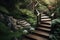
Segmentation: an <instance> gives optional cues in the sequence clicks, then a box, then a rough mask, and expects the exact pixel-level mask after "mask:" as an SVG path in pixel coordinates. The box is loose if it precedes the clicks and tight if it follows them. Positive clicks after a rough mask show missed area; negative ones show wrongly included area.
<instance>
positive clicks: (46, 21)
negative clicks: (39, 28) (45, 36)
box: [41, 21, 51, 25]
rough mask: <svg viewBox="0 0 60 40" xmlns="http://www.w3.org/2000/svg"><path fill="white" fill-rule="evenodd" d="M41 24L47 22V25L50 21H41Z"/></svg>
mask: <svg viewBox="0 0 60 40" xmlns="http://www.w3.org/2000/svg"><path fill="white" fill-rule="evenodd" d="M41 24H48V25H50V24H51V21H41Z"/></svg>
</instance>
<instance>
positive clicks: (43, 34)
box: [24, 14, 51, 40]
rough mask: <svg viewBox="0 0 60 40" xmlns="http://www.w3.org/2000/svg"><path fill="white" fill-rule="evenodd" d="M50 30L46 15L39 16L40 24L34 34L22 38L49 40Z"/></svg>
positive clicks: (49, 22)
mask: <svg viewBox="0 0 60 40" xmlns="http://www.w3.org/2000/svg"><path fill="white" fill-rule="evenodd" d="M50 30H51V19H50V18H49V16H47V15H46V14H41V24H39V26H38V27H36V30H35V32H32V33H30V34H28V35H26V36H24V40H49V33H50Z"/></svg>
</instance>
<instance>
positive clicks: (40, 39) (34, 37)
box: [27, 34, 47, 40]
mask: <svg viewBox="0 0 60 40" xmlns="http://www.w3.org/2000/svg"><path fill="white" fill-rule="evenodd" d="M27 37H29V38H31V40H32V39H35V40H47V39H46V38H43V37H40V36H37V35H33V34H29V35H27Z"/></svg>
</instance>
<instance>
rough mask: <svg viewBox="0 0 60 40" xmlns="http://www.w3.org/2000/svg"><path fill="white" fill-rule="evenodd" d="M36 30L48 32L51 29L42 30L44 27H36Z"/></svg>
mask: <svg viewBox="0 0 60 40" xmlns="http://www.w3.org/2000/svg"><path fill="white" fill-rule="evenodd" d="M37 29H39V30H43V31H50V30H51V29H48V28H44V27H37Z"/></svg>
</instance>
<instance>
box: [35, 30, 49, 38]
mask: <svg viewBox="0 0 60 40" xmlns="http://www.w3.org/2000/svg"><path fill="white" fill-rule="evenodd" d="M34 33H35V34H38V35H42V36H44V37H49V33H47V32H43V31H38V30H35V32H34Z"/></svg>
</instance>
